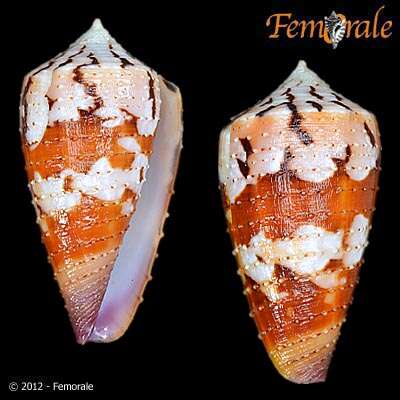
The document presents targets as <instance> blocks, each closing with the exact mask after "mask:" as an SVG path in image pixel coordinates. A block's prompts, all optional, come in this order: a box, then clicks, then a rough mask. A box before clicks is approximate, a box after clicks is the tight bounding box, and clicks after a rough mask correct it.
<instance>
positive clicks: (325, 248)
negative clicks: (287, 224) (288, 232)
mask: <svg viewBox="0 0 400 400" xmlns="http://www.w3.org/2000/svg"><path fill="white" fill-rule="evenodd" d="M342 241H343V231H342V230H339V231H337V232H329V231H326V230H324V229H322V228H319V227H316V226H314V225H303V226H301V227H299V228H298V229H297V230H296V232H295V233H294V235H293V238H292V239H289V240H285V239H283V240H276V241H274V246H273V250H272V251H273V253H272V254H273V260H274V263H275V264H281V265H283V266H284V267H286V268H289V269H290V270H291V271H293V272H295V273H297V274H300V275H312V274H315V273H316V272H319V271H322V270H323V269H324V268H325V266H326V265H327V264H328V263H329V261H330V260H338V259H340V258H341V257H342Z"/></svg>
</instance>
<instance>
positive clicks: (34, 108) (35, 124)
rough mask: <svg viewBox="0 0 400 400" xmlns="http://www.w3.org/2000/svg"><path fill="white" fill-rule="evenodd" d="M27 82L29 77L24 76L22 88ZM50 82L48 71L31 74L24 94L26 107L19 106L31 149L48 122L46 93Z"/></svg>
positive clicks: (40, 136)
mask: <svg viewBox="0 0 400 400" xmlns="http://www.w3.org/2000/svg"><path fill="white" fill-rule="evenodd" d="M28 82H29V78H25V84H24V89H25V87H26V85H27V84H28ZM50 84H51V72H50V71H41V72H39V73H38V74H37V75H35V76H31V81H30V84H29V87H28V90H27V92H26V96H25V104H26V109H25V108H24V105H22V106H21V115H22V117H23V118H22V119H25V121H26V132H25V137H26V141H27V143H28V145H29V146H30V149H31V150H33V149H35V147H37V146H38V144H39V143H40V141H41V140H42V138H43V135H44V132H45V130H46V127H47V124H48V114H49V104H48V101H47V99H46V93H47V91H48V89H49V87H50Z"/></svg>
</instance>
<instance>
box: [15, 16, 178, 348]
mask: <svg viewBox="0 0 400 400" xmlns="http://www.w3.org/2000/svg"><path fill="white" fill-rule="evenodd" d="M20 112H21V136H22V144H23V152H24V156H25V161H26V170H27V174H28V179H29V188H30V190H31V192H32V196H33V204H34V206H35V209H36V213H37V221H38V223H39V225H40V229H41V232H42V240H43V242H44V244H45V247H46V249H47V252H48V256H49V261H50V263H51V265H52V267H53V270H54V273H55V278H56V280H57V282H58V284H59V287H60V291H61V294H62V296H63V298H64V301H65V305H66V308H67V311H68V314H69V317H70V320H71V323H72V326H73V329H74V332H75V336H76V340H77V341H78V342H79V343H85V342H87V341H99V342H109V341H112V340H115V339H117V338H118V337H120V336H121V335H122V334H123V333H124V332H125V330H126V329H127V327H128V325H129V323H130V322H131V320H132V318H133V316H134V314H135V312H136V309H137V307H138V304H139V303H140V302H141V300H142V294H143V290H144V287H145V285H146V283H147V281H148V280H149V279H150V277H151V275H150V272H151V267H152V264H153V261H154V258H155V256H156V251H157V246H158V242H159V240H160V238H161V237H162V227H163V224H164V220H165V218H166V216H167V208H168V203H169V200H170V196H171V194H172V191H173V183H174V179H175V175H176V171H177V165H178V159H179V153H180V150H181V139H182V119H181V113H182V105H181V97H180V93H179V90H178V88H177V87H176V86H175V85H173V84H172V83H170V82H168V81H166V80H164V79H163V78H162V77H161V76H159V75H158V74H157V73H156V72H155V71H153V70H152V69H150V68H149V67H147V66H146V65H144V64H143V63H142V62H140V61H139V60H137V59H135V58H133V57H132V56H131V55H129V54H128V53H127V52H126V51H125V50H124V49H123V48H122V47H121V46H120V45H119V44H118V43H117V42H116V41H115V40H114V39H113V38H112V37H111V36H110V35H109V33H108V32H107V31H106V30H105V29H104V28H103V26H102V25H101V23H100V21H99V20H96V21H95V22H94V23H93V26H92V27H91V28H90V30H89V31H87V32H86V33H85V34H84V35H82V36H81V37H80V38H79V39H78V40H77V41H76V42H75V43H74V44H72V45H71V46H70V47H69V49H68V50H66V51H65V52H63V53H61V54H59V55H58V56H56V57H55V58H53V59H52V60H50V61H49V62H47V63H45V64H43V65H41V66H40V67H38V68H36V69H35V70H33V71H32V72H30V73H29V74H28V75H26V77H25V79H24V83H23V88H22V95H21V108H20Z"/></svg>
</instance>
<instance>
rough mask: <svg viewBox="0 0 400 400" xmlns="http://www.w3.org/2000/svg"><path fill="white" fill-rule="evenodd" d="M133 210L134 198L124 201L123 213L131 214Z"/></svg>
mask: <svg viewBox="0 0 400 400" xmlns="http://www.w3.org/2000/svg"><path fill="white" fill-rule="evenodd" d="M132 212H133V204H132V200H126V201H124V202H123V203H122V209H121V213H122V215H130V214H132Z"/></svg>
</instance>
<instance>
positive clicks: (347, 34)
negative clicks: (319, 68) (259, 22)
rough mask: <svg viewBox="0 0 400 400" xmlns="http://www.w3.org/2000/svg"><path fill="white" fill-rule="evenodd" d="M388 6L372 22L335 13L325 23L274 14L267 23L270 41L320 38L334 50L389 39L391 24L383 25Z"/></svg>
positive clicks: (284, 14) (388, 22)
mask: <svg viewBox="0 0 400 400" xmlns="http://www.w3.org/2000/svg"><path fill="white" fill-rule="evenodd" d="M384 8H385V6H382V7H380V8H379V9H378V10H377V11H376V12H375V14H374V17H373V18H372V19H365V20H359V19H357V20H354V21H353V20H351V19H349V18H346V16H345V15H343V14H340V13H338V14H336V12H335V11H332V13H331V14H330V15H329V16H328V17H324V19H323V20H322V19H321V20H313V19H310V20H308V21H305V20H300V21H299V20H297V19H293V18H292V16H293V14H292V13H278V14H272V15H270V16H269V17H268V19H267V21H266V26H267V27H268V28H269V29H270V30H271V31H270V33H269V35H268V38H270V39H279V38H280V37H281V35H284V36H286V37H287V38H288V39H294V38H301V39H307V38H310V39H312V38H316V37H317V38H320V39H322V40H324V41H325V42H326V43H328V44H329V45H331V46H332V47H333V48H334V49H336V47H337V46H338V44H339V42H340V41H341V40H342V39H344V38H355V39H378V38H381V39H387V38H389V37H390V36H391V35H392V27H393V21H392V20H385V21H383V16H382V12H383V9H384Z"/></svg>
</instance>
